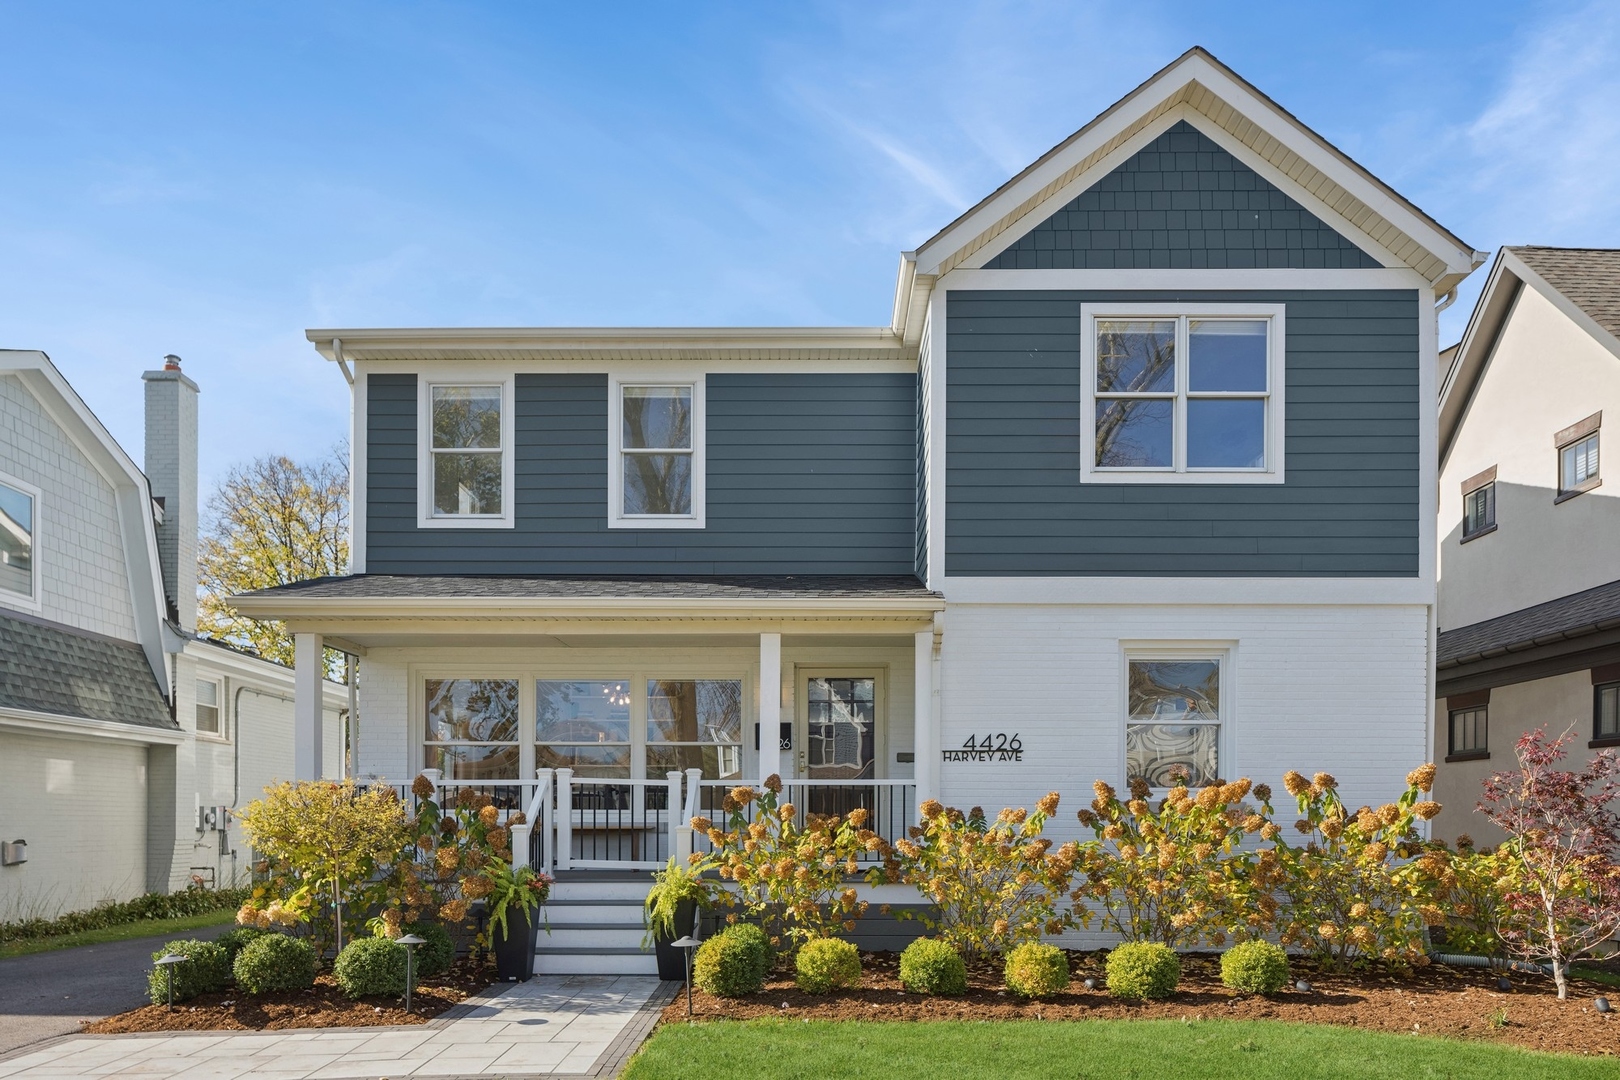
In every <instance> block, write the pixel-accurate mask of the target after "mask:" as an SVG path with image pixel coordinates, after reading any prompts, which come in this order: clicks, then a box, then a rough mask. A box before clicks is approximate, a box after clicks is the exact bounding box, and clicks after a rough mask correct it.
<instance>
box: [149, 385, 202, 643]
mask: <svg viewBox="0 0 1620 1080" xmlns="http://www.w3.org/2000/svg"><path fill="white" fill-rule="evenodd" d="M141 378H142V379H143V380H144V381H145V383H146V478H147V480H148V481H149V482H150V483H151V485H152V497H153V498H154V499H157V500H159V501H160V502H162V504H163V524H161V525H159V526H158V529H157V540H158V559H159V561H160V562H161V563H162V565H163V591H164V593H165V594H166V595H167V596H168V600H169V604H170V607H171V610H172V613H173V617H174V618H175V620H176V621H177V622H178V623H179V624H180V628H181V629H182V630H191V631H194V630H196V629H197V384H196V383H194V382H192V381H191V380H190V379H188V378H186V376H185V375H183V374H181V372H180V358H179V357H178V356H165V357H164V358H163V370H162V371H148V372H146V373H145V374H143V375H142V376H141Z"/></svg>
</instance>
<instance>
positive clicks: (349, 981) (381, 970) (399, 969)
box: [332, 935, 426, 997]
mask: <svg viewBox="0 0 1620 1080" xmlns="http://www.w3.org/2000/svg"><path fill="white" fill-rule="evenodd" d="M424 936H425V935H424ZM417 947H418V948H419V949H420V948H426V946H425V945H419V946H417ZM332 975H333V977H334V978H336V979H337V981H338V985H339V986H341V987H343V992H344V993H345V994H348V995H349V996H350V997H369V996H372V995H379V996H380V995H386V996H388V997H399V996H400V995H401V994H403V993H405V946H403V945H401V944H400V943H399V942H397V941H394V940H392V939H391V938H385V937H369V938H355V939H354V940H353V941H351V942H349V943H348V944H347V945H345V946H343V951H342V952H340V953H338V957H337V961H336V962H335V963H334V964H333V965H332Z"/></svg>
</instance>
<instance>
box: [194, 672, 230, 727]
mask: <svg viewBox="0 0 1620 1080" xmlns="http://www.w3.org/2000/svg"><path fill="white" fill-rule="evenodd" d="M221 696H222V695H221V693H220V687H219V683H217V682H215V681H214V680H213V679H198V680H197V731H198V733H200V734H203V735H218V736H219V737H221V738H224V736H225V719H224V715H225V710H224V708H223V706H222V703H221V701H220V698H221Z"/></svg>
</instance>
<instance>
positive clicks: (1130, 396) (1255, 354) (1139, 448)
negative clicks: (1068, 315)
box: [1080, 304, 1285, 484]
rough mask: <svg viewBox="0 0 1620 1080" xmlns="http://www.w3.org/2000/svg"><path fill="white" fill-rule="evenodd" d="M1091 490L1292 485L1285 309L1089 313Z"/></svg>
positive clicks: (1083, 466) (1085, 429)
mask: <svg viewBox="0 0 1620 1080" xmlns="http://www.w3.org/2000/svg"><path fill="white" fill-rule="evenodd" d="M1080 312H1081V320H1080V323H1081V341H1080V360H1081V390H1082V393H1081V395H1080V397H1081V416H1080V433H1081V447H1080V450H1081V453H1080V481H1081V483H1090V484H1143V483H1161V484H1162V483H1169V484H1196V483H1213V484H1242V483H1249V484H1280V483H1282V482H1283V478H1284V477H1283V415H1284V412H1283V389H1284V378H1283V357H1284V353H1285V348H1284V334H1285V328H1284V307H1283V305H1282V304H1107V305H1104V304H1082V305H1081V308H1080Z"/></svg>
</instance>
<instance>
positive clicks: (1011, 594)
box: [935, 576, 1435, 607]
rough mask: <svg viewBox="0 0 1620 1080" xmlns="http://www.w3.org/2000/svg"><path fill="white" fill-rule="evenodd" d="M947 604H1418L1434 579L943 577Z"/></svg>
mask: <svg viewBox="0 0 1620 1080" xmlns="http://www.w3.org/2000/svg"><path fill="white" fill-rule="evenodd" d="M935 587H936V588H937V589H939V591H941V592H943V593H944V594H945V602H946V604H947V605H952V604H1019V605H1050V604H1066V605H1075V604H1094V605H1109V606H1116V605H1124V606H1128V607H1139V606H1142V605H1145V604H1152V605H1170V606H1178V607H1179V606H1188V605H1198V604H1219V605H1223V606H1226V605H1237V606H1245V605H1287V606H1298V605H1309V606H1319V605H1332V606H1374V605H1376V606H1387V605H1398V606H1422V605H1426V604H1432V603H1434V598H1435V584H1434V580H1433V578H1430V579H1428V580H1424V579H1423V578H1420V577H1410V578H1306V577H1266V578H1254V577H1230V578H1228V577H1046V576H1041V577H1035V576H1031V577H978V576H972V577H969V576H960V577H946V578H945V579H944V581H943V583H942V584H940V585H936V586H935Z"/></svg>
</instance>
